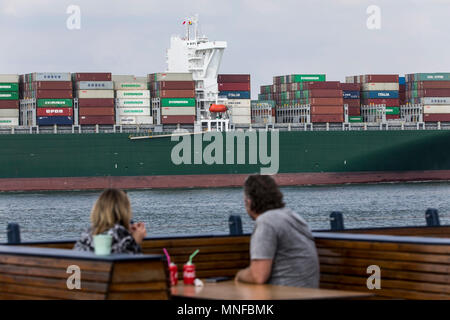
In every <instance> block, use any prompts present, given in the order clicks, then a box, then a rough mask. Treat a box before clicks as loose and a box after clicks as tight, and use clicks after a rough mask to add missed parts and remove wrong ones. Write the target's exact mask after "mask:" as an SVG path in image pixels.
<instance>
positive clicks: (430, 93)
mask: <svg viewBox="0 0 450 320" xmlns="http://www.w3.org/2000/svg"><path fill="white" fill-rule="evenodd" d="M419 96H420V97H450V89H424V90H419Z"/></svg>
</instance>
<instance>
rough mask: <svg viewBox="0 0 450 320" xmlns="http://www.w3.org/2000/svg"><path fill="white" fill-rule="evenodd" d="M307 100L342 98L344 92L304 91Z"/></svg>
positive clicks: (325, 90)
mask: <svg viewBox="0 0 450 320" xmlns="http://www.w3.org/2000/svg"><path fill="white" fill-rule="evenodd" d="M303 93H304V96H305V98H341V99H342V90H327V89H314V90H309V91H303Z"/></svg>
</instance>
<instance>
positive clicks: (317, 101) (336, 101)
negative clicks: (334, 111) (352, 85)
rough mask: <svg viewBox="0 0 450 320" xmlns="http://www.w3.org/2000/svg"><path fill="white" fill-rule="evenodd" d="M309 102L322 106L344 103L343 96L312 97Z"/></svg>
mask: <svg viewBox="0 0 450 320" xmlns="http://www.w3.org/2000/svg"><path fill="white" fill-rule="evenodd" d="M309 104H311V105H321V106H335V105H343V104H344V99H343V98H311V99H309Z"/></svg>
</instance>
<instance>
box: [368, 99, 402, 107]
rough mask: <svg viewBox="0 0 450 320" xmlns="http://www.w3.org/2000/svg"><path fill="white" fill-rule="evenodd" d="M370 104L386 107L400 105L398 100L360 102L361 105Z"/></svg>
mask: <svg viewBox="0 0 450 320" xmlns="http://www.w3.org/2000/svg"><path fill="white" fill-rule="evenodd" d="M370 104H385V105H386V107H398V106H399V105H400V100H399V99H366V100H361V105H370Z"/></svg>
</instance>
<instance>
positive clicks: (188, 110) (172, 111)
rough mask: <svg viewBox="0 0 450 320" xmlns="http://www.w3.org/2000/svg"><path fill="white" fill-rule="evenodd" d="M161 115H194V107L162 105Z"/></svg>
mask: <svg viewBox="0 0 450 320" xmlns="http://www.w3.org/2000/svg"><path fill="white" fill-rule="evenodd" d="M161 115H163V116H195V107H162V108H161Z"/></svg>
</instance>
